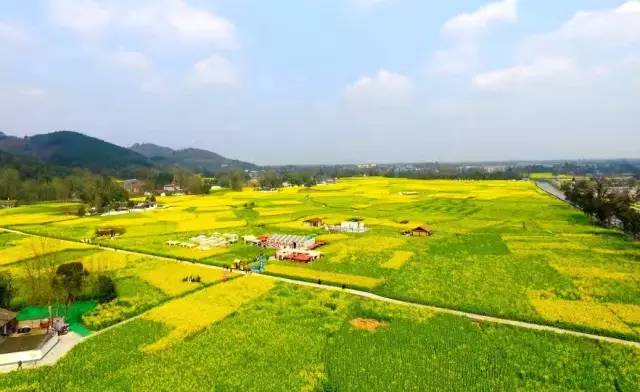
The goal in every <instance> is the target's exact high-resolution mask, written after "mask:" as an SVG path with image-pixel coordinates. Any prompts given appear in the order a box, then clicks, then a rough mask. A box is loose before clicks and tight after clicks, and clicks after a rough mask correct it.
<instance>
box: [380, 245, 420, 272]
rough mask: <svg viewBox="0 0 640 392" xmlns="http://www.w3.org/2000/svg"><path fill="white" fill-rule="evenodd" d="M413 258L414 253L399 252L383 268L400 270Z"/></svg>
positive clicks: (394, 253)
mask: <svg viewBox="0 0 640 392" xmlns="http://www.w3.org/2000/svg"><path fill="white" fill-rule="evenodd" d="M411 256H413V252H409V251H406V250H397V251H395V252H393V257H392V258H391V259H389V261H387V262H385V263H383V264H382V268H391V269H400V268H402V266H403V265H405V264H406V263H407V261H409V259H410V258H411Z"/></svg>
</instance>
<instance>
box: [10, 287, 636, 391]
mask: <svg viewBox="0 0 640 392" xmlns="http://www.w3.org/2000/svg"><path fill="white" fill-rule="evenodd" d="M265 282H267V283H268V284H266V283H265ZM204 290H210V291H211V293H210V294H208V297H209V298H210V299H211V301H210V302H209V303H208V305H206V306H205V307H204V308H203V307H202V306H199V307H198V309H200V310H201V311H207V312H211V313H212V314H222V313H220V312H221V311H222V310H224V309H230V308H229V307H228V306H229V305H231V304H232V303H233V302H234V301H235V302H237V301H236V300H234V299H233V298H234V294H240V293H244V294H242V295H244V296H245V298H246V299H248V298H250V297H252V298H253V299H252V300H250V301H249V302H245V300H244V299H243V300H242V301H243V302H245V303H244V304H243V305H240V306H239V307H237V306H235V305H234V306H233V307H234V308H235V310H233V311H232V313H229V312H228V311H226V312H224V313H226V314H227V315H226V316H221V317H213V318H210V317H206V319H207V321H206V323H207V327H206V328H205V329H202V330H199V332H192V333H191V334H190V335H188V336H186V337H183V338H180V339H181V340H179V341H177V342H174V344H172V345H169V346H168V347H164V348H163V349H161V350H152V351H149V350H148V348H149V347H152V346H153V345H157V343H158V342H160V341H163V339H165V338H166V337H167V336H172V335H171V334H172V331H173V330H175V329H180V328H181V327H182V326H180V325H176V324H175V322H176V320H172V321H167V322H163V321H161V320H162V318H156V317H155V316H153V315H152V316H150V317H146V316H145V317H142V318H141V319H136V320H133V321H130V322H129V323H126V324H124V325H121V326H118V327H116V328H114V329H112V330H109V331H107V332H105V333H104V334H101V335H99V336H96V337H92V338H89V339H88V340H86V341H85V342H83V343H81V344H80V345H79V346H77V347H76V348H75V349H74V350H72V351H71V352H70V353H69V354H68V355H67V356H66V357H64V358H63V359H62V360H61V361H60V362H59V363H57V364H56V365H54V366H53V367H51V368H49V367H45V368H40V369H35V370H23V371H18V372H13V373H11V374H7V375H4V376H0V389H2V390H7V391H9V390H11V391H31V390H61V389H64V390H66V391H94V390H109V391H127V390H166V391H193V390H216V391H236V390H264V391H292V390H300V391H373V390H384V391H407V390H416V391H418V390H446V391H497V390H504V391H511V390H545V391H569V390H572V391H578V390H588V391H609V390H611V391H613V390H618V391H634V390H637V386H638V385H640V354H639V353H638V351H634V350H632V349H629V348H624V347H622V346H617V345H609V344H599V343H595V342H592V341H587V340H583V339H579V338H573V337H567V336H560V335H553V334H547V333H542V332H531V331H523V330H519V329H514V328H511V327H501V326H495V325H491V324H484V323H474V322H471V321H468V320H464V319H460V318H457V317H452V316H443V315H437V314H434V313H430V312H427V311H421V310H416V309H410V308H407V307H399V306H397V305H389V304H381V303H376V302H372V301H370V300H363V299H356V298H355V297H353V296H350V295H348V294H344V293H341V292H339V291H334V292H329V291H327V290H318V289H311V288H303V287H297V286H292V285H289V284H285V283H279V284H277V285H275V286H274V285H273V284H272V283H270V282H269V280H268V279H265V278H261V277H253V278H251V277H241V278H238V279H235V280H232V281H231V282H227V283H221V284H219V285H217V286H213V287H212V289H204ZM265 290H266V291H265ZM199 293H201V292H196V293H194V294H191V295H188V296H186V297H183V298H181V299H178V300H176V303H177V302H180V303H184V302H185V301H186V303H187V304H188V303H189V302H190V301H194V303H198V302H199V301H200V299H198V297H200V294H199ZM236 305H237V304H236ZM163 306H164V305H163ZM167 306H168V308H171V307H172V303H171V302H169V303H167ZM187 307H188V305H187ZM161 308H162V307H161ZM159 309H160V308H159ZM193 310H194V311H195V313H193V314H192V316H191V317H192V319H189V318H185V319H183V320H182V321H181V322H182V324H183V326H191V325H192V324H193V322H192V320H193V319H196V320H199V321H197V322H201V321H203V320H204V319H202V318H201V317H200V316H199V315H198V313H197V308H194V309H193ZM203 326H204V324H203ZM182 339H183V340H182Z"/></svg>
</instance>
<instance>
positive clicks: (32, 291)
mask: <svg viewBox="0 0 640 392" xmlns="http://www.w3.org/2000/svg"><path fill="white" fill-rule="evenodd" d="M49 241H50V240H49V239H47V238H44V237H39V238H37V239H34V240H33V241H32V242H31V246H30V247H31V253H32V255H33V257H32V258H31V259H29V260H28V261H26V263H25V277H26V281H27V288H28V294H27V298H26V300H27V302H28V303H31V304H37V305H51V303H52V301H53V300H54V299H57V298H58V296H59V294H60V293H59V291H57V290H56V288H54V287H53V286H52V284H51V282H52V281H53V279H54V276H55V271H56V265H57V263H58V255H59V254H58V253H55V252H51V250H50V248H51V246H50V243H49Z"/></svg>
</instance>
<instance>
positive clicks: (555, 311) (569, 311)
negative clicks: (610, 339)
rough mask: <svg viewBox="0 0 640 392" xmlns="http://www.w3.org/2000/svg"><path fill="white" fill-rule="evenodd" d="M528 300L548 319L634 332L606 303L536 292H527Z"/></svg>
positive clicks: (609, 329)
mask: <svg viewBox="0 0 640 392" xmlns="http://www.w3.org/2000/svg"><path fill="white" fill-rule="evenodd" d="M529 300H530V302H531V304H532V305H533V307H534V308H535V310H536V311H537V312H538V313H539V314H540V315H541V316H542V317H544V318H545V319H547V320H550V321H561V322H565V323H571V324H576V325H583V326H586V327H596V328H601V329H604V330H608V331H615V332H622V333H634V330H633V329H632V328H631V327H629V326H628V325H627V324H625V323H624V322H623V321H622V320H621V318H620V317H618V315H617V314H616V313H615V312H614V311H613V310H612V308H610V307H609V306H608V304H604V303H598V302H593V301H569V300H564V299H543V298H540V296H539V293H536V292H532V293H529ZM626 311H629V309H626Z"/></svg>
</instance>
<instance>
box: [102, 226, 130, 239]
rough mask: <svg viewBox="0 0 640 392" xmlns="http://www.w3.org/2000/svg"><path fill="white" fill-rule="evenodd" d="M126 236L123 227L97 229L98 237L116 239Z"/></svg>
mask: <svg viewBox="0 0 640 392" xmlns="http://www.w3.org/2000/svg"><path fill="white" fill-rule="evenodd" d="M122 234H124V228H122V227H96V237H115V236H118V235H122Z"/></svg>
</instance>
